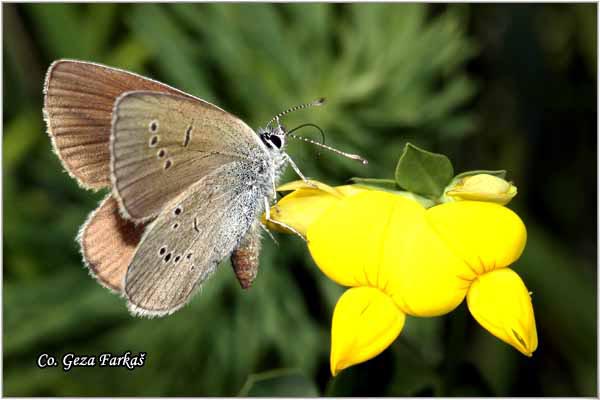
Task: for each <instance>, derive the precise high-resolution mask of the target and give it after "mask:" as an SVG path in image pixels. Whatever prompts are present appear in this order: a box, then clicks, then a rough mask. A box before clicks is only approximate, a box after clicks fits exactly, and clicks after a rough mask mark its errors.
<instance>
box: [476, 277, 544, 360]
mask: <svg viewBox="0 0 600 400" xmlns="http://www.w3.org/2000/svg"><path fill="white" fill-rule="evenodd" d="M467 304H468V305H469V310H470V311H471V314H472V315H473V317H475V319H476V320H477V322H479V323H480V324H481V326H483V327H484V328H485V329H487V330H488V331H490V332H491V333H492V335H494V336H496V337H497V338H499V339H500V340H503V341H504V342H506V343H508V344H510V345H511V346H513V347H514V348H516V349H517V350H519V351H520V352H521V353H523V354H525V355H526V356H529V357H531V355H532V353H533V352H534V351H535V349H536V348H537V345H538V340H537V331H536V327H535V317H534V315H533V306H532V304H531V297H530V295H529V292H528V291H527V288H526V287H525V284H524V283H523V281H522V280H521V278H520V277H519V275H517V273H516V272H514V271H513V270H512V269H510V268H503V269H499V270H496V271H491V272H488V273H486V274H483V275H481V276H479V277H478V278H477V279H476V280H475V281H474V282H473V284H472V285H471V288H470V289H469V292H468V293H467Z"/></svg>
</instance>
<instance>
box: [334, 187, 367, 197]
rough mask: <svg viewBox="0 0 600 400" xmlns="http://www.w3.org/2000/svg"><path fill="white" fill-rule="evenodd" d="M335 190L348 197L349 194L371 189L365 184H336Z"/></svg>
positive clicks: (352, 194)
mask: <svg viewBox="0 0 600 400" xmlns="http://www.w3.org/2000/svg"><path fill="white" fill-rule="evenodd" d="M335 190H337V191H338V193H341V194H342V195H343V196H345V197H349V196H354V195H355V194H359V193H362V192H365V191H368V190H372V189H370V188H368V187H365V186H359V185H343V186H336V187H335Z"/></svg>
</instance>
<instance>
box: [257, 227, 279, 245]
mask: <svg viewBox="0 0 600 400" xmlns="http://www.w3.org/2000/svg"><path fill="white" fill-rule="evenodd" d="M260 227H261V228H262V230H263V231H265V232H267V235H269V237H270V238H271V240H273V242H275V244H276V245H277V246H279V242H278V241H277V239H275V236H273V234H272V233H271V231H270V230H269V229H267V227H266V226H265V225H264V224H263V223H262V222H261V223H260Z"/></svg>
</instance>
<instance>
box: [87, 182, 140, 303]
mask: <svg viewBox="0 0 600 400" xmlns="http://www.w3.org/2000/svg"><path fill="white" fill-rule="evenodd" d="M144 229H145V226H144V225H142V224H138V225H136V224H134V223H133V222H132V221H128V220H126V219H123V217H121V215H120V214H119V205H118V203H117V201H116V200H115V199H114V197H113V196H112V195H110V194H109V195H108V196H107V197H106V198H105V199H104V200H102V203H100V205H99V206H98V208H97V209H95V210H94V211H92V213H91V214H90V216H89V217H88V219H87V221H86V222H85V224H83V226H82V228H81V230H80V231H79V235H78V236H77V241H78V242H79V245H80V247H81V254H82V256H83V260H84V263H85V265H86V266H87V267H88V269H89V272H90V274H91V275H92V276H93V277H94V278H96V280H97V281H98V282H100V284H101V285H102V286H104V287H107V288H109V289H111V290H114V291H116V292H119V293H120V292H122V290H123V281H124V278H125V274H126V273H127V267H128V266H129V264H130V263H131V260H132V259H133V255H134V253H135V249H136V247H137V245H138V244H139V242H140V240H141V239H142V234H143V233H144Z"/></svg>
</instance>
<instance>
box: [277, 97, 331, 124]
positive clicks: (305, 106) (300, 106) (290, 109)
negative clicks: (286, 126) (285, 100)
mask: <svg viewBox="0 0 600 400" xmlns="http://www.w3.org/2000/svg"><path fill="white" fill-rule="evenodd" d="M324 103H325V98H324V97H321V98H320V99H317V100H315V101H312V102H310V103H306V104H300V105H298V106H295V107H292V108H289V109H287V110H285V111H283V112H280V113H279V114H277V115H276V116H274V117H273V119H271V120H270V121H269V123H268V124H267V126H270V125H271V124H272V123H273V122H275V121H277V124H278V125H279V118H281V117H283V116H284V115H286V114H288V113H291V112H292V111H297V110H302V109H303V108H307V107H313V106H322V105H323V104H324Z"/></svg>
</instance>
